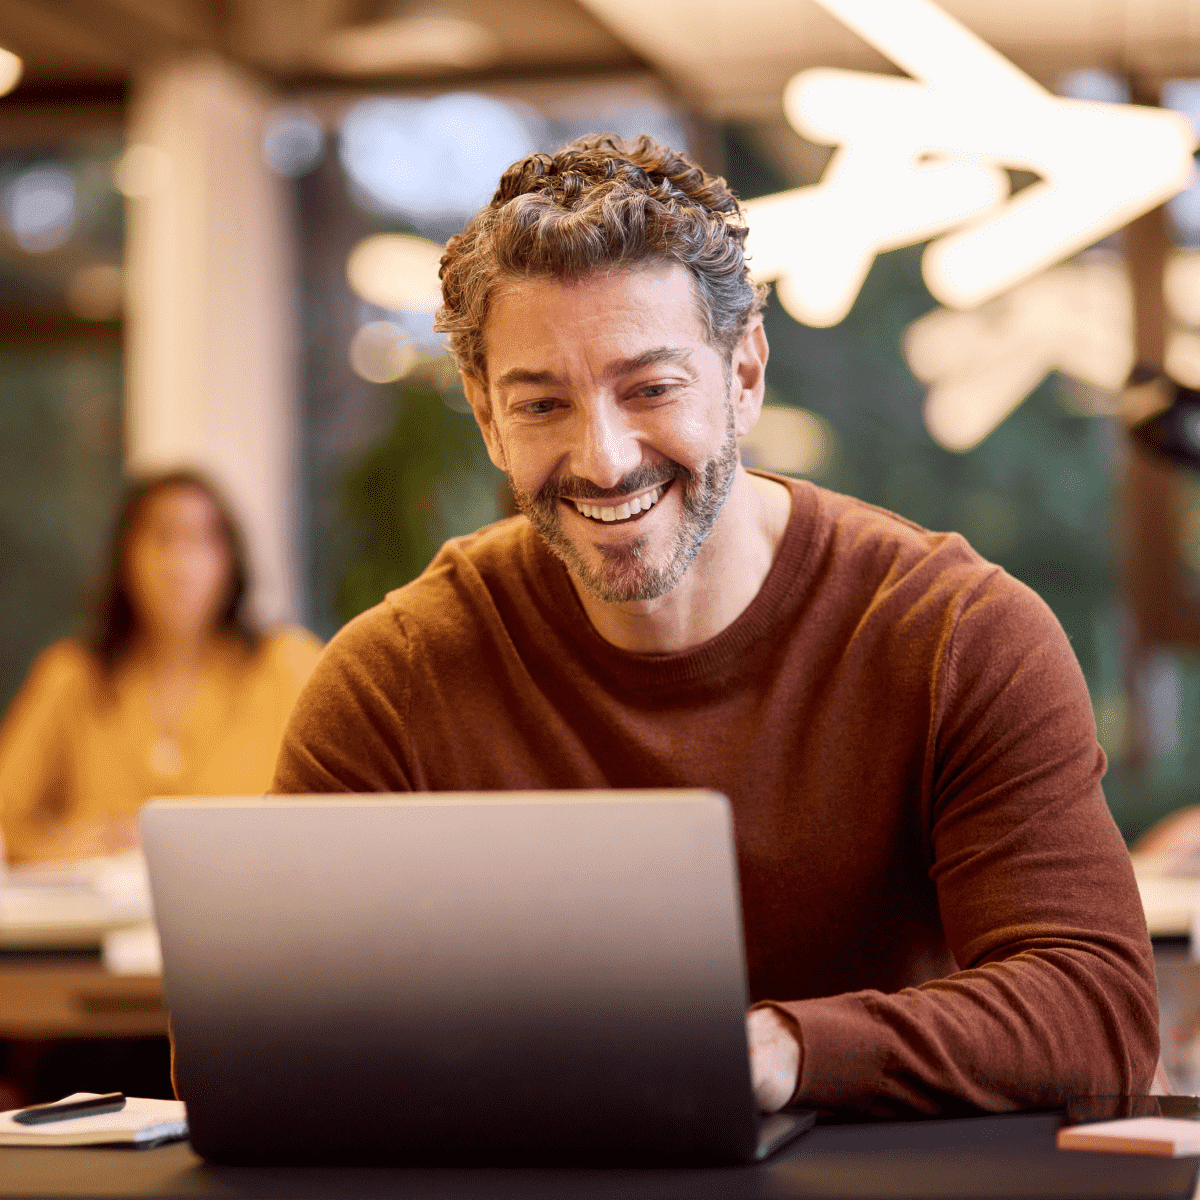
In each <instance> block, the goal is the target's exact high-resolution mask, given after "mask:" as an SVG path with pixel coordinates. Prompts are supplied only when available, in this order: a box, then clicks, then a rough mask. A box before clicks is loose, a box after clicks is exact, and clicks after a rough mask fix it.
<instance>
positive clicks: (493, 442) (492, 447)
mask: <svg viewBox="0 0 1200 1200" xmlns="http://www.w3.org/2000/svg"><path fill="white" fill-rule="evenodd" d="M459 375H460V376H461V378H462V385H463V394H464V395H465V396H466V397H467V403H468V404H469V405H470V406H471V412H473V413H474V414H475V423H476V424H477V425H478V426H479V432H480V433H482V434H483V444H484V445H485V446H486V447H487V452H488V458H490V459H491V460H492V464H493V465H494V466H496V467H499V468H500V470H501V471H507V470H508V464H507V461H506V460H505V457H504V447H503V446H502V445H501V443H500V438H499V436H498V434H497V432H496V422H495V421H494V420H493V419H492V402H491V400H490V399H489V397H488V392H487V384H486V383H484V382H483V381H482V380H481V379H479V378H477V377H476V376H474V375H471V374H469V373H468V372H466V371H460V372H459Z"/></svg>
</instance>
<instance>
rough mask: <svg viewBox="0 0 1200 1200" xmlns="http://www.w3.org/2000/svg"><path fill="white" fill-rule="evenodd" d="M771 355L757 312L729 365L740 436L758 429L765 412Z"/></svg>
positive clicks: (736, 429) (735, 417)
mask: <svg viewBox="0 0 1200 1200" xmlns="http://www.w3.org/2000/svg"><path fill="white" fill-rule="evenodd" d="M769 354H770V348H769V347H768V346H767V334H766V330H764V329H763V320H762V316H761V315H760V314H755V316H753V317H752V318H751V319H750V323H749V324H748V325H747V326H746V329H745V332H743V334H742V337H741V340H740V341H739V342H738V344H737V346H736V347H735V348H734V351H733V356H732V358H731V360H730V364H729V367H730V371H729V375H730V380H729V383H730V389H729V390H730V401H731V403H732V404H733V426H734V432H735V434H736V435H737V436H738V437H744V436H745V435H746V434H747V433H749V432H750V430H751V429H753V428H754V426H755V424H756V423H757V421H758V414H759V413H760V412H761V411H762V406H763V396H764V395H765V394H766V387H767V358H768V356H769Z"/></svg>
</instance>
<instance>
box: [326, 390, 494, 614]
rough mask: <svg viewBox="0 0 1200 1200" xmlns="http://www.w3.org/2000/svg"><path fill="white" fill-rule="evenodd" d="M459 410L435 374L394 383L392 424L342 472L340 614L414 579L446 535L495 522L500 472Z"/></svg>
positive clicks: (456, 399)
mask: <svg viewBox="0 0 1200 1200" xmlns="http://www.w3.org/2000/svg"><path fill="white" fill-rule="evenodd" d="M439 383H441V384H442V387H441V388H439V386H438V384H439ZM443 389H445V390H443ZM451 404H453V405H455V406H456V407H454V408H452V407H450V405H451ZM463 408H465V402H463V401H462V397H461V392H459V393H458V394H457V395H455V394H454V392H453V390H452V389H450V388H448V386H447V385H446V384H445V383H444V382H443V381H442V380H441V379H440V378H439V377H438V376H437V375H436V374H435V373H434V372H430V371H427V372H425V373H423V374H418V375H416V376H410V377H409V378H406V379H405V380H403V381H402V382H401V383H400V384H399V385H397V395H396V419H395V421H394V422H393V424H392V427H391V428H390V429H389V430H388V432H387V433H386V434H385V435H384V436H383V438H381V439H380V440H379V441H378V442H377V443H376V444H375V445H374V446H373V447H371V449H370V450H369V451H368V452H367V454H366V455H365V456H364V457H363V458H362V459H361V461H360V462H359V463H358V464H357V465H356V466H355V467H353V468H352V470H351V471H350V472H349V474H348V476H347V478H346V484H345V507H346V515H347V518H348V524H349V525H350V527H351V529H352V530H353V544H352V546H351V548H350V553H349V556H348V561H347V564H346V567H345V568H344V570H343V572H342V574H341V577H340V579H339V582H338V590H337V609H338V616H339V617H340V618H341V619H342V620H343V621H348V620H349V619H350V618H351V617H353V616H355V615H357V614H358V613H360V612H362V611H363V610H364V609H366V608H370V607H371V605H373V604H377V603H378V602H379V601H380V600H381V599H382V598H383V597H384V596H385V595H386V594H387V593H388V592H389V591H391V590H392V589H393V588H397V587H400V586H402V585H403V584H405V583H408V582H409V581H410V580H412V579H415V578H416V577H417V576H418V575H419V574H420V573H421V572H422V571H423V570H424V569H425V567H426V566H427V565H428V563H429V561H430V559H432V558H433V556H434V555H435V554H436V553H437V551H438V549H439V547H440V546H441V545H442V543H443V542H444V541H446V539H447V538H451V537H457V536H460V535H462V534H465V533H471V532H473V531H474V530H475V529H478V528H479V527H480V526H481V525H486V524H488V523H489V522H491V521H494V520H495V519H496V517H497V497H498V495H499V489H500V487H501V485H502V482H503V478H504V477H503V475H502V474H501V473H500V472H498V471H497V470H496V469H495V468H494V467H493V466H492V465H491V463H490V462H489V461H488V457H487V453H486V451H485V450H484V446H483V439H482V438H481V437H480V435H479V430H478V428H477V427H476V425H475V420H474V418H473V417H472V416H471V415H470V413H469V412H464V411H460V410H461V409H463Z"/></svg>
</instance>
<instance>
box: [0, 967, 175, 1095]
mask: <svg viewBox="0 0 1200 1200" xmlns="http://www.w3.org/2000/svg"><path fill="white" fill-rule="evenodd" d="M166 1034H167V1013H166V1009H165V1008H164V1006H163V991H162V980H161V979H159V978H158V977H157V976H119V975H110V974H109V973H108V972H107V971H105V969H104V967H103V965H102V963H101V961H100V955H99V953H98V952H97V953H94V954H91V955H88V954H61V953H50V954H33V953H14V952H5V953H0V1074H7V1075H8V1076H9V1077H10V1079H11V1083H9V1084H0V1108H8V1107H11V1106H12V1105H14V1104H21V1103H28V1101H29V1100H31V1099H33V1100H54V1099H57V1097H59V1096H61V1095H65V1094H66V1093H67V1092H75V1091H110V1090H116V1089H120V1090H129V1091H131V1092H133V1093H135V1094H147V1095H162V1094H164V1092H165V1093H166V1094H169V1086H170V1085H169V1082H168V1080H167V1065H166V1064H167V1050H166V1041H165V1039H166ZM5 1060H7V1065H6V1061H5ZM97 1085H102V1086H97ZM110 1085H111V1086H110Z"/></svg>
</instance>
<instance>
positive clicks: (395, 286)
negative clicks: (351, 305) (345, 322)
mask: <svg viewBox="0 0 1200 1200" xmlns="http://www.w3.org/2000/svg"><path fill="white" fill-rule="evenodd" d="M442 254H443V247H442V246H439V245H438V243H437V242H431V241H428V240H426V239H425V238H419V237H413V236H411V235H410V234H406V233H378V234H375V235H374V236H373V237H369V238H364V239H363V240H362V241H361V242H359V243H358V245H357V246H355V247H354V249H353V250H352V251H351V252H350V257H349V258H348V259H347V260H346V277H347V279H349V281H350V286H351V288H353V289H354V292H355V294H356V295H357V296H358V297H359V298H360V299H362V300H366V301H367V303H368V304H374V305H375V306H376V307H377V308H383V309H387V310H388V311H389V312H397V313H399V312H432V311H433V310H434V309H435V308H437V306H438V305H439V304H441V302H442V289H441V283H440V281H439V280H438V267H439V265H440V263H441V258H442Z"/></svg>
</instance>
